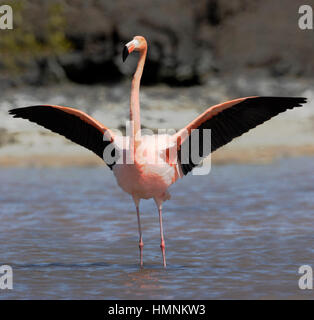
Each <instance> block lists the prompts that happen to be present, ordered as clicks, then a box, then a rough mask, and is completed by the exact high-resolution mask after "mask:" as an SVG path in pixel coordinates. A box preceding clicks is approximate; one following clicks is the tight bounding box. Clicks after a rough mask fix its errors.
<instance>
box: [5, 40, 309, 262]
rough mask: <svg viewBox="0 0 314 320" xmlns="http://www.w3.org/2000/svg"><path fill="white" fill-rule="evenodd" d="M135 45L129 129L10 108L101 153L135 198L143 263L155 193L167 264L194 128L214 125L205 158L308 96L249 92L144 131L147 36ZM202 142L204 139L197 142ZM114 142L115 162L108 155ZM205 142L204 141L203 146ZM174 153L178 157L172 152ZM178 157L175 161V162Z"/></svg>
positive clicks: (65, 111)
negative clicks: (170, 127) (183, 122)
mask: <svg viewBox="0 0 314 320" xmlns="http://www.w3.org/2000/svg"><path fill="white" fill-rule="evenodd" d="M133 50H135V51H139V53H140V58H139V62H138V66H137V69H136V72H135V74H134V77H133V81H132V89H131V97H130V120H131V122H130V123H131V134H130V135H129V136H127V137H122V136H118V135H115V134H114V133H113V132H112V131H111V130H110V129H108V128H107V127H105V126H104V125H102V124H101V123H100V122H98V121H97V120H95V119H93V118H92V117H90V116H88V115H87V114H86V113H84V112H82V111H79V110H76V109H72V108H68V107H61V106H51V105H46V106H32V107H26V108H19V109H13V110H10V113H11V114H13V115H14V117H19V118H24V119H28V120H30V121H33V122H36V123H38V124H40V125H42V126H44V127H45V128H48V129H50V130H52V131H54V132H57V133H59V134H61V135H63V136H65V137H66V138H68V139H70V140H72V141H74V142H76V143H78V144H80V145H82V146H84V147H86V148H88V149H89V150H91V151H93V152H94V153H96V154H97V155H98V156H100V157H101V158H102V159H104V161H105V162H106V163H107V165H108V166H109V167H110V169H112V170H113V173H114V175H115V177H116V179H117V183H118V185H119V186H120V187H121V188H122V189H123V190H124V191H125V192H127V193H128V194H130V195H131V196H132V197H133V200H134V203H135V206H136V210H137V218H138V228H139V235H140V240H139V247H140V263H141V265H142V264H143V239H142V231H141V223H140V214H139V202H140V200H141V199H150V198H153V199H154V200H155V202H156V204H157V207H158V212H159V220H160V236H161V245H160V246H161V249H162V255H163V264H164V266H166V258H165V241H164V235H163V226H162V204H163V202H164V201H166V200H169V199H170V194H169V192H168V188H169V186H170V185H171V184H173V183H174V182H175V181H177V179H178V178H180V177H183V176H184V175H186V174H188V173H189V172H190V171H191V170H192V169H193V168H194V167H195V166H197V165H198V163H194V162H193V161H192V160H191V154H190V153H191V152H192V151H191V149H190V153H188V154H186V153H185V154H184V153H182V152H181V151H182V149H184V147H186V146H189V143H191V141H192V138H191V136H192V133H193V130H194V129H199V131H200V132H199V135H200V137H201V139H200V140H203V138H204V139H205V135H204V134H203V132H204V129H211V137H212V138H211V147H210V150H207V151H205V150H204V149H201V148H200V151H199V153H200V155H201V157H202V158H204V157H206V156H207V155H209V153H210V152H213V151H215V150H216V149H218V148H220V147H221V146H223V145H225V144H227V143H228V142H230V141H231V140H232V139H233V138H235V137H237V136H240V135H241V134H243V133H245V132H247V131H249V130H250V129H252V128H254V127H256V126H257V125H259V124H262V123H263V122H265V121H267V120H269V119H270V118H272V117H273V116H276V115H277V114H279V113H281V112H284V111H286V110H287V109H292V108H294V107H300V106H302V104H303V103H305V102H306V99H305V98H290V97H287V98H286V97H247V98H240V99H236V100H232V101H228V102H225V103H222V104H218V105H216V106H212V107H210V108H208V109H207V110H206V111H205V112H204V113H202V114H201V115H200V116H199V117H197V118H196V119H195V120H193V121H192V122H191V123H189V124H188V125H187V126H186V127H185V128H183V129H182V130H180V131H179V132H178V133H176V134H174V135H167V134H163V135H141V124H140V105H139V87H140V80H141V76H142V72H143V68H144V63H145V58H146V53H147V43H146V40H145V39H144V38H143V37H140V36H137V37H134V39H133V40H132V41H130V42H129V43H128V44H127V45H126V46H125V48H124V51H123V60H125V59H126V57H127V56H128V54H129V53H131V52H132V51H133ZM199 143H200V144H201V142H199ZM107 147H110V148H111V149H110V150H112V151H113V152H111V151H110V155H113V156H114V157H113V158H114V159H116V160H114V161H112V159H110V161H109V160H108V158H107V157H106V156H105V153H104V150H106V148H107ZM200 147H201V146H200ZM188 150H189V149H188ZM174 155H175V157H174ZM115 156H118V159H119V157H120V159H121V157H122V158H125V157H126V158H131V162H130V163H125V162H124V161H122V162H119V161H117V158H115ZM176 160H177V161H176Z"/></svg>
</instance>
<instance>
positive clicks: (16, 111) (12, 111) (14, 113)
mask: <svg viewBox="0 0 314 320" xmlns="http://www.w3.org/2000/svg"><path fill="white" fill-rule="evenodd" d="M48 106H49V105H36V106H28V107H23V108H15V109H10V110H9V111H8V112H9V114H10V115H12V116H13V117H14V118H17V117H19V116H20V115H22V114H25V113H28V111H33V110H34V109H37V108H42V107H48Z"/></svg>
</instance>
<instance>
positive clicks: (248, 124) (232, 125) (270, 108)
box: [173, 97, 306, 175]
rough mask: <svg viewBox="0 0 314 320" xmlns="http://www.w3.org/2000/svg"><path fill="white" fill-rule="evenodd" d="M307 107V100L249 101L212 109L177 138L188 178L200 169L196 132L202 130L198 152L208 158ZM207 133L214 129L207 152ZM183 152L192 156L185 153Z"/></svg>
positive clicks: (182, 131)
mask: <svg viewBox="0 0 314 320" xmlns="http://www.w3.org/2000/svg"><path fill="white" fill-rule="evenodd" d="M304 103H306V98H290V97H247V98H240V99H236V100H231V101H228V102H225V103H222V104H218V105H215V106H212V107H210V108H208V109H207V110H206V111H205V112H204V113H202V114H201V115H200V116H199V117H197V118H196V119H195V120H193V121H192V122H191V123H189V124H188V125H187V126H186V127H185V128H183V129H182V130H180V131H179V132H178V133H177V134H175V135H174V137H173V138H174V141H175V147H176V148H177V158H178V160H179V161H178V162H179V165H180V167H181V170H182V172H183V174H184V175H186V174H188V173H189V172H190V171H191V170H192V169H193V168H194V167H196V166H197V165H199V163H193V161H192V151H191V150H192V149H191V143H193V141H192V139H191V135H192V133H193V130H194V129H199V131H198V134H199V139H198V143H199V145H198V148H197V149H198V150H199V156H200V157H202V158H205V157H206V156H208V155H209V154H210V153H211V152H214V151H215V150H217V149H218V148H220V147H222V146H223V145H225V144H227V143H229V142H230V141H231V140H232V139H234V138H235V137H238V136H241V135H242V134H243V133H245V132H247V131H249V130H250V129H252V128H255V127H256V126H258V125H260V124H262V123H264V122H265V121H267V120H269V119H271V118H272V117H274V116H276V115H278V114H279V113H281V112H284V111H286V110H288V109H293V108H295V107H301V106H302V105H303V104H304ZM204 129H211V146H210V148H207V150H204V149H203V138H205V135H204V133H203V132H204ZM183 149H185V150H188V152H181V151H182V150H183ZM193 151H194V150H193Z"/></svg>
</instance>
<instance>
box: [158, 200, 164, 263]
mask: <svg viewBox="0 0 314 320" xmlns="http://www.w3.org/2000/svg"><path fill="white" fill-rule="evenodd" d="M158 212H159V224H160V240H161V242H160V249H161V252H162V260H163V264H164V267H165V268H166V252H165V239H164V231H163V228H162V206H161V205H160V206H158Z"/></svg>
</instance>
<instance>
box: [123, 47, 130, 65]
mask: <svg viewBox="0 0 314 320" xmlns="http://www.w3.org/2000/svg"><path fill="white" fill-rule="evenodd" d="M128 55H129V50H128V47H127V46H124V49H123V52H122V61H123V62H124V61H125V60H126V58H127V57H128Z"/></svg>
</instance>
